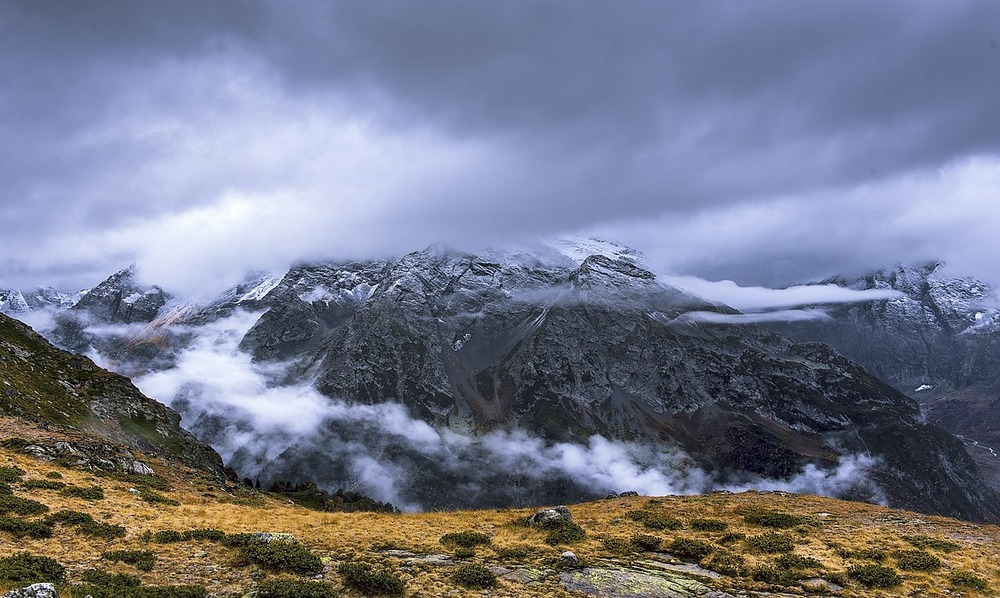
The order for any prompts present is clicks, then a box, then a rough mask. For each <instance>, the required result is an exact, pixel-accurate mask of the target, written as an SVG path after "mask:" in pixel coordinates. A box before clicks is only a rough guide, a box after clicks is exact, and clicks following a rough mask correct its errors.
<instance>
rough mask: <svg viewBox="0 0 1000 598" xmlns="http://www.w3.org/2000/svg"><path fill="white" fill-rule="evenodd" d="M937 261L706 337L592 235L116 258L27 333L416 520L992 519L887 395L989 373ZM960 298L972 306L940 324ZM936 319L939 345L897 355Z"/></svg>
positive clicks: (270, 466) (984, 490) (271, 468)
mask: <svg viewBox="0 0 1000 598" xmlns="http://www.w3.org/2000/svg"><path fill="white" fill-rule="evenodd" d="M921 272H923V273H924V274H921ZM933 272H934V269H930V270H928V269H923V270H919V269H918V270H906V273H907V274H906V276H901V275H896V276H895V277H894V278H892V280H889V278H888V277H889V276H890V274H887V273H882V278H878V276H875V275H873V276H872V277H869V278H866V279H864V281H860V280H855V281H838V282H839V283H841V284H844V285H845V286H854V287H856V288H880V287H879V285H889V286H892V288H897V287H896V286H893V285H899V288H900V289H901V290H903V292H904V294H905V297H906V298H907V301H909V302H915V303H913V304H912V305H911V303H909V302H907V301H902V300H890V301H881V302H872V303H867V304H861V305H849V306H842V307H831V308H828V309H829V313H830V316H831V317H830V319H828V320H823V321H819V322H807V323H806V324H803V325H802V326H798V327H795V328H788V327H782V329H781V330H780V331H775V329H774V328H768V327H764V326H758V325H752V324H740V325H733V324H728V323H720V322H724V321H725V317H722V318H720V317H719V316H730V315H736V314H738V312H737V311H736V310H734V309H732V308H730V307H728V306H725V305H721V304H717V303H713V302H709V301H706V300H704V299H701V298H699V297H697V296H695V295H692V294H690V293H687V292H686V291H684V290H682V289H680V288H676V287H672V286H670V285H667V284H664V283H663V282H662V281H661V280H659V279H658V278H657V277H656V276H655V275H654V274H653V273H651V272H650V271H649V270H647V269H645V268H644V267H643V265H642V260H641V256H640V255H639V254H637V253H636V252H634V251H631V250H628V249H627V248H623V247H620V246H616V245H613V244H608V243H599V242H593V241H587V242H564V243H561V244H556V245H553V246H550V247H549V248H546V249H538V250H533V251H522V252H501V251H495V252H486V253H482V254H479V255H473V254H468V253H464V252H461V251H457V250H452V249H448V248H444V247H440V246H432V247H430V248H427V249H425V250H422V251H418V252H414V253H411V254H408V255H406V256H403V257H400V258H392V259H379V260H368V261H347V262H318V263H302V264H298V265H296V266H294V267H292V268H291V269H289V270H288V271H287V272H283V273H263V274H256V275H252V276H250V277H248V278H247V280H246V281H244V283H243V284H241V285H238V286H236V287H234V288H232V289H229V290H228V291H226V292H224V293H223V294H221V295H220V296H218V297H216V298H215V299H213V300H210V301H207V302H202V303H198V304H195V303H189V302H184V301H181V300H179V299H178V298H176V297H173V296H172V295H171V294H170V293H169V292H167V291H165V290H163V289H161V288H160V287H158V286H156V285H153V284H147V283H144V282H142V281H141V280H140V273H139V272H138V270H137V269H136V268H135V267H131V268H128V269H126V270H123V271H121V272H119V273H116V274H115V275H113V276H111V277H110V278H109V279H108V280H106V281H105V282H103V283H101V284H100V285H98V286H97V287H95V288H93V289H90V290H89V291H87V292H86V293H83V294H82V295H81V296H80V297H79V298H77V300H76V301H75V302H72V304H71V305H70V306H68V307H67V304H69V303H70V301H68V300H63V299H60V300H59V301H52V302H50V303H49V304H47V305H48V306H50V307H49V309H50V310H52V313H53V314H54V319H53V321H52V323H51V325H50V326H49V327H48V328H47V329H46V330H44V333H45V334H46V335H47V336H48V338H50V339H51V340H53V342H55V343H56V344H57V345H59V346H61V347H64V348H67V349H69V350H72V351H74V352H77V353H84V354H88V355H91V356H93V357H94V358H95V359H97V360H98V361H99V362H100V363H104V364H106V365H110V366H112V367H113V368H114V369H116V370H117V371H120V372H122V373H125V374H126V375H128V376H130V377H132V378H133V380H135V381H136V383H137V385H139V387H140V388H142V389H143V390H144V391H146V392H147V394H150V395H151V396H154V397H155V398H157V399H159V400H160V401H163V402H164V403H167V404H168V405H170V406H171V407H173V408H174V409H175V410H177V411H178V412H179V413H180V414H181V416H182V417H183V423H184V426H185V427H186V428H187V429H188V430H190V431H191V432H192V433H194V434H195V435H196V436H198V437H199V438H200V439H202V440H204V441H206V442H208V443H209V444H211V445H212V446H213V447H215V448H216V449H218V450H219V452H220V453H222V455H223V457H224V458H225V459H226V462H227V464H228V465H230V466H232V467H234V468H235V469H236V470H237V471H238V472H239V474H240V475H241V476H250V477H255V478H258V479H261V480H263V481H264V482H265V483H270V482H274V481H278V480H290V481H293V482H315V483H317V484H318V485H319V486H320V487H323V488H327V489H333V488H337V487H349V488H351V489H357V490H361V491H364V492H365V493H366V494H370V495H372V496H374V497H375V498H377V499H379V500H390V501H393V502H394V503H396V504H401V505H402V506H404V507H408V506H412V507H414V508H425V509H426V508H445V507H453V506H463V507H481V506H492V505H512V504H514V505H516V504H529V503H534V504H539V503H555V502H562V501H570V500H582V499H588V498H595V497H599V496H603V495H605V494H607V493H609V492H617V491H622V490H630V489H634V488H633V487H636V488H638V489H640V490H646V491H659V493H665V492H682V493H692V492H704V491H709V490H713V489H720V488H728V489H740V488H746V487H764V488H773V489H780V488H789V489H804V490H808V491H813V492H821V493H826V494H833V495H837V496H844V497H849V498H858V499H863V500H870V501H881V502H888V503H889V504H891V505H894V506H900V507H905V508H910V509H915V510H921V511H924V512H931V513H940V514H948V515H955V516H959V517H964V518H969V519H976V520H984V519H985V520H997V519H998V517H1000V507H998V506H997V504H998V502H997V500H996V498H997V496H996V494H995V493H994V491H993V490H992V489H990V488H989V486H988V485H987V484H986V483H985V481H984V479H983V477H982V475H981V473H980V471H979V468H977V466H976V464H975V463H974V462H973V461H972V459H970V457H969V455H968V454H967V453H966V451H965V449H964V448H963V445H962V443H961V442H960V441H959V440H957V439H956V438H955V437H954V436H953V435H952V434H950V433H948V432H946V431H945V430H943V429H942V428H940V427H938V426H937V425H935V424H933V423H929V422H928V421H927V419H926V418H925V416H924V415H923V414H922V413H921V409H920V407H919V406H918V404H917V403H916V402H915V401H914V400H913V399H912V398H910V397H908V396H906V394H904V392H901V389H902V390H904V391H908V392H909V394H911V395H913V394H914V393H918V392H923V391H917V390H915V389H916V388H918V387H920V386H931V387H934V388H938V386H939V385H942V384H949V385H950V386H949V388H954V389H958V388H973V387H975V388H980V387H982V388H986V387H987V386H977V385H988V384H990V382H989V373H983V374H982V375H981V376H978V375H969V376H965V377H963V375H961V374H956V372H955V370H953V369H951V368H950V367H948V368H938V364H939V363H940V362H939V357H940V356H941V355H949V356H954V355H956V353H955V352H954V351H955V346H965V345H961V343H963V342H965V341H966V339H967V338H971V336H969V337H963V336H961V335H963V334H966V332H965V331H967V330H969V329H970V328H971V329H973V330H978V331H980V332H979V333H977V334H982V335H983V336H982V338H995V335H993V336H990V335H991V334H993V333H992V332H990V330H993V329H992V328H990V326H992V324H990V322H993V321H994V320H993V317H994V316H993V314H994V312H992V311H989V310H987V309H986V308H985V307H982V308H981V304H983V303H984V302H985V301H987V299H988V297H989V289H988V288H987V287H985V285H978V286H977V285H975V284H972V283H971V282H968V281H966V283H963V284H965V286H964V287H958V286H956V285H952V284H947V285H937V286H935V284H937V283H932V282H927V283H926V284H924V283H921V282H920V276H924V280H925V281H934V280H937V279H935V278H934V277H933V276H932V274H933ZM869 280H870V282H869ZM906 281H909V282H906ZM866 284H867V285H870V286H864V285H866ZM906 285H909V286H906ZM921 285H923V286H921ZM925 287H926V288H925ZM917 288H920V289H925V290H922V291H920V292H919V293H917V292H916V291H914V293H915V294H914V295H912V296H911V294H909V291H910V290H913V289H917ZM943 288H944V289H945V290H947V291H948V293H951V294H950V295H949V294H948V293H944V295H943V294H942V291H941V289H943ZM927 289H930V290H927ZM952 291H954V292H953V293H952ZM977 293H978V295H977ZM945 295H947V296H948V297H958V299H956V300H955V301H952V302H951V303H948V304H947V305H944V303H945V302H943V301H942V300H941V297H943V296H945ZM2 296H4V297H8V299H7V301H8V305H14V304H15V303H14V302H12V301H11V300H10V299H9V298H10V297H14V296H21V297H27V295H25V294H23V293H17V292H11V291H8V292H6V294H4V295H2ZM969 297H972V298H971V299H968V300H966V299H967V298H969ZM976 297H978V298H976ZM928 298H929V299H928ZM928 300H930V301H934V302H935V303H934V305H935V306H936V307H937V309H938V311H939V312H940V314H938V312H934V311H933V309H931V311H932V312H933V313H934V315H935V317H936V318H938V319H934V318H930V317H929V316H928V315H927V309H929V308H925V305H924V303H922V302H926V301H928ZM893 301H896V303H894V302H893ZM900 301H902V303H901V305H902V306H901V307H899V306H898V305H897V303H899V302H900ZM963 301H964V303H963ZM22 303H25V304H27V303H28V302H27V300H26V299H25V301H24V302H18V303H17V305H18V306H21V304H22ZM917 304H919V306H918V305H917ZM29 307H30V305H29ZM946 308H947V309H946ZM8 309H10V308H8ZM879 310H881V311H879ZM949 310H950V311H949ZM963 310H966V311H968V310H979V311H978V312H975V313H980V316H979V318H978V319H976V316H975V315H974V314H973V315H972V316H971V317H972V322H970V323H968V325H967V326H965V327H964V328H961V329H960V326H959V323H960V322H965V321H966V320H967V319H968V318H969V317H970V316H969V315H968V314H967V313H965V311H963ZM918 316H920V317H919V318H918ZM892 317H895V318H896V319H895V320H893V319H891V318H892ZM879 318H882V319H881V320H880V319H879ZM921 318H922V319H921ZM984 319H985V321H984ZM942 322H944V323H946V324H947V325H948V328H946V329H945V328H944V326H943V324H942ZM852 326H854V327H857V328H858V329H859V330H861V329H864V330H866V331H868V334H869V337H868V338H866V337H860V339H859V337H858V334H860V333H858V334H856V333H854V332H852V331H851V329H850V327H852ZM866 326H867V328H865V327H866ZM883 326H885V327H889V330H888V331H886V330H883V329H882V328H880V327H883ZM933 326H938V328H940V329H941V333H940V339H939V342H937V341H935V342H937V344H935V342H925V343H924V344H923V345H922V347H923V349H922V352H921V351H918V349H921V346H920V345H919V344H918V343H916V342H915V341H913V339H914V338H915V337H916V336H921V335H926V333H925V332H924V329H925V328H930V327H933ZM900 330H902V331H904V332H905V333H904V332H899V331H900ZM838 331H846V332H838ZM911 331H915V332H913V333H912V334H911ZM838 334H839V335H840V336H838ZM925 337H926V336H924V337H921V338H925ZM978 338H980V337H977V339H978ZM851 339H859V340H857V342H856V343H855V345H854V346H855V347H856V348H857V350H856V351H852V348H851V347H852V345H851V344H850V343H849V342H848V341H849V340H851ZM947 339H951V340H947ZM816 341H823V342H816ZM876 341H877V342H882V343H884V345H878V344H876V345H875V346H876V347H878V350H877V351H869V352H868V353H866V352H865V351H866V347H871V346H872V343H875V342H876ZM977 342H978V341H977ZM892 343H897V344H898V345H899V346H905V347H909V348H910V349H912V351H913V354H912V356H911V355H910V354H906V353H902V352H901V351H899V350H895V349H894V347H896V345H892ZM948 343H952V344H948ZM831 345H832V346H833V347H835V348H836V350H835V349H833V348H831ZM972 345H975V343H972V342H971V341H970V342H969V346H972ZM977 346H978V345H977ZM993 346H995V344H994V345H993ZM890 349H892V350H895V353H893V354H892V355H891V356H888V357H886V355H885V354H886V353H888V352H889V351H890ZM838 351H839V352H838ZM949 351H950V352H949ZM967 353H968V355H969V357H968V358H967V359H966V358H962V359H959V360H958V361H957V362H956V363H961V364H964V365H962V366H961V367H966V368H970V367H971V368H973V369H976V368H978V367H980V366H978V365H977V364H979V363H980V361H977V360H988V359H989V358H990V355H994V356H995V355H996V353H995V352H994V353H990V352H989V350H988V349H982V350H981V349H974V350H973V349H970V350H968V351H967ZM964 354H965V353H963V355H964ZM914 356H915V357H914ZM876 357H886V359H884V360H883V361H881V362H876V361H875V360H874V358H876ZM916 357H919V358H920V359H924V360H925V363H923V365H921V364H920V363H915V362H914V359H915V358H916ZM852 359H853V361H852ZM893 360H895V361H893ZM950 363H951V362H949V364H950ZM961 367H960V368H959V369H961ZM880 368H881V369H880ZM994 369H995V368H994ZM977 376H978V377H977ZM883 380H885V381H883ZM914 382H917V383H918V384H916V385H914ZM962 385H964V386H962ZM893 386H896V388H893ZM927 390H930V389H927ZM918 398H922V397H918ZM939 398H942V399H949V398H951V400H953V399H954V395H942V396H941V397H939ZM931 413H933V412H931ZM950 421H951V420H947V418H943V419H942V422H943V423H950Z"/></svg>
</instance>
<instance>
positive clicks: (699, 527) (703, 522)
mask: <svg viewBox="0 0 1000 598" xmlns="http://www.w3.org/2000/svg"><path fill="white" fill-rule="evenodd" d="M688 525H690V526H691V529H693V530H694V531H696V532H724V531H726V530H727V529H729V524H728V523H726V522H725V521H722V520H719V519H692V520H691V521H690V522H688Z"/></svg>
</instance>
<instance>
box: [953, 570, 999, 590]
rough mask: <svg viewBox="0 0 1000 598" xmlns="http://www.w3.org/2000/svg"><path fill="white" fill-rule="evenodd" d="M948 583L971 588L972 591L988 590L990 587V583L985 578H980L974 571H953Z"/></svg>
mask: <svg viewBox="0 0 1000 598" xmlns="http://www.w3.org/2000/svg"><path fill="white" fill-rule="evenodd" d="M948 581H950V582H951V585H953V586H958V587H960V588H969V589H971V590H986V589H989V587H990V582H988V581H987V580H986V579H985V578H983V577H979V576H978V575H976V574H975V573H973V572H972V571H952V572H951V573H950V574H949V575H948Z"/></svg>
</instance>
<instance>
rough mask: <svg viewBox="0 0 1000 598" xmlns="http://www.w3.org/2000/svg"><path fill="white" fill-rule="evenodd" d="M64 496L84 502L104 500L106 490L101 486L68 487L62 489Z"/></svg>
mask: <svg viewBox="0 0 1000 598" xmlns="http://www.w3.org/2000/svg"><path fill="white" fill-rule="evenodd" d="M61 494H63V495H64V496H72V497H74V498H82V499H84V500H102V499H103V498H104V488H101V487H100V486H87V487H86V488H84V487H82V486H66V487H65V488H63V489H62V493H61Z"/></svg>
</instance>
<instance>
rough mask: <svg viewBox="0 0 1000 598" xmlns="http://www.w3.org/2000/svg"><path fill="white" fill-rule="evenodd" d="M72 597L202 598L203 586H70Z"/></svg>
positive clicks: (203, 593)
mask: <svg viewBox="0 0 1000 598" xmlns="http://www.w3.org/2000/svg"><path fill="white" fill-rule="evenodd" d="M71 587H72V588H73V595H74V596H91V597H92V598H203V597H204V596H205V595H206V594H207V592H206V590H205V588H204V586H139V587H121V586H98V585H92V584H80V585H77V586H71Z"/></svg>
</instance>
